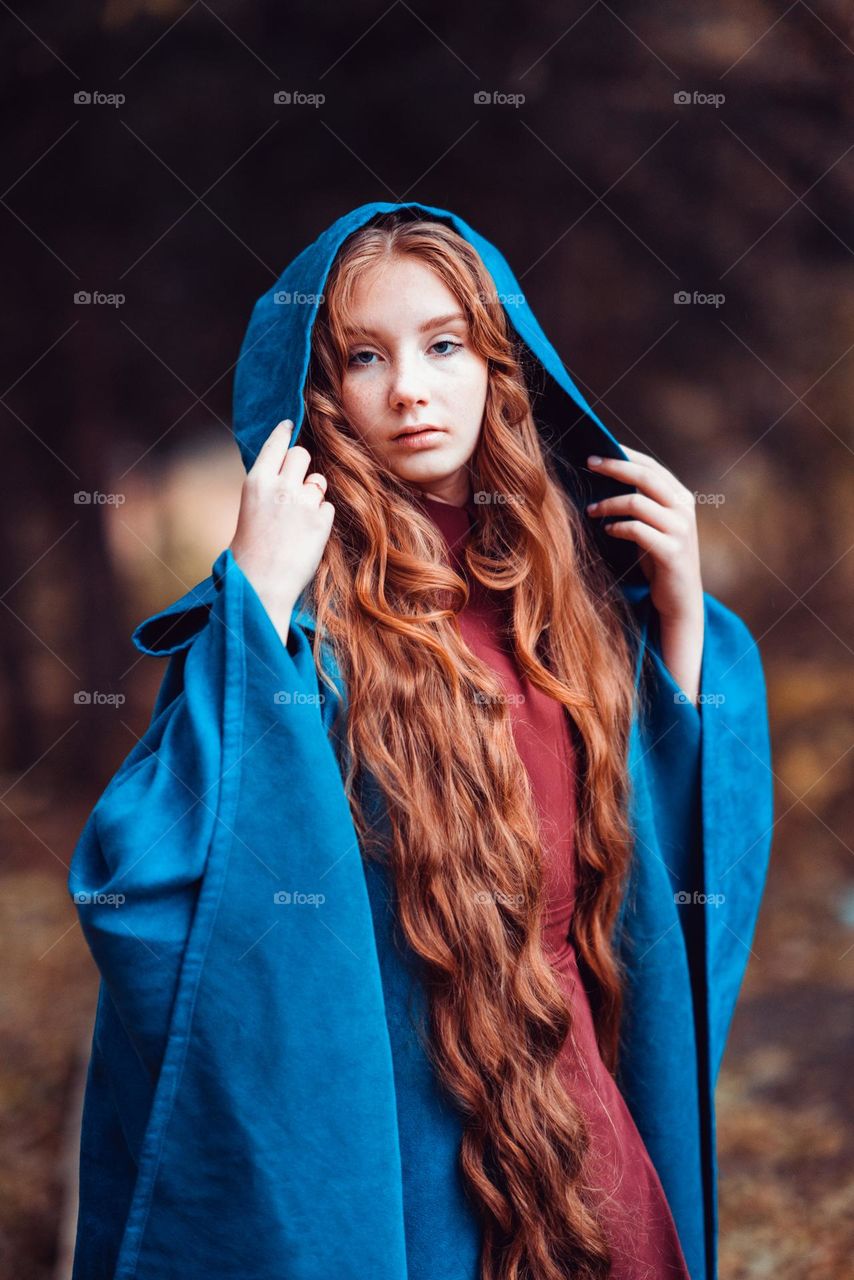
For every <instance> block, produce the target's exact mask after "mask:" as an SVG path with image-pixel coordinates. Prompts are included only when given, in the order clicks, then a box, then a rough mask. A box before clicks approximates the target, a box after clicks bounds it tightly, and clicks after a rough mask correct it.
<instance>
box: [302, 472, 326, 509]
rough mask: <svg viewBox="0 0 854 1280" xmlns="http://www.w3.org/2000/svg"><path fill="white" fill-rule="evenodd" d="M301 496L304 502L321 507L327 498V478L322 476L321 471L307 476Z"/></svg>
mask: <svg viewBox="0 0 854 1280" xmlns="http://www.w3.org/2000/svg"><path fill="white" fill-rule="evenodd" d="M300 496H301V497H302V499H303V500H304V501H308V502H311V503H312V504H313V505H316V506H320V504H321V503H322V502H323V500H324V498H325V497H326V476H323V475H321V474H320V472H319V471H312V473H311V475H310V476H306V478H305V480H304V481H303V484H302V492H301V495H300Z"/></svg>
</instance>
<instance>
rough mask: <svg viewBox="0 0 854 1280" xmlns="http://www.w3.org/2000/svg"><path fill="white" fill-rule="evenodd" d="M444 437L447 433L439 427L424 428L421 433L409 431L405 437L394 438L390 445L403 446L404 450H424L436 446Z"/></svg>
mask: <svg viewBox="0 0 854 1280" xmlns="http://www.w3.org/2000/svg"><path fill="white" fill-rule="evenodd" d="M444 435H447V432H446V431H443V430H442V429H441V428H440V427H425V429H424V430H423V431H409V432H407V433H406V435H403V436H395V438H394V439H393V440H392V444H400V445H403V447H404V448H405V449H426V448H429V447H430V445H434V444H438V443H439V441H440V440H441V438H442V436H444Z"/></svg>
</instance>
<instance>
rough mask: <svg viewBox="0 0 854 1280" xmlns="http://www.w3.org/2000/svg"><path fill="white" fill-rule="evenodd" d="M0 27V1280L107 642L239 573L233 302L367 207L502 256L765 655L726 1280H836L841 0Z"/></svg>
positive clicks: (31, 1136)
mask: <svg viewBox="0 0 854 1280" xmlns="http://www.w3.org/2000/svg"><path fill="white" fill-rule="evenodd" d="M0 21H1V22H2V25H3V40H2V44H1V45H0V60H2V68H3V77H2V89H0V92H2V99H3V125H2V128H3V168H2V186H3V196H2V210H0V220H2V226H3V251H4V252H3V258H4V269H3V308H2V310H3V326H4V328H3V340H2V361H3V366H4V368H3V389H4V394H3V396H2V418H3V437H2V438H3V458H2V465H0V486H2V501H0V544H2V549H3V571H2V592H1V593H0V600H2V604H3V611H2V625H0V645H2V652H1V653H0V659H1V660H2V667H1V668H0V680H2V691H3V698H2V720H1V721H0V734H2V737H0V749H2V765H1V766H0V767H2V774H3V776H2V792H0V797H2V806H0V823H2V848H3V853H4V862H3V867H2V882H0V890H2V891H0V914H2V939H3V943H2V946H3V960H4V971H5V973H6V975H7V978H6V981H5V983H4V986H3V993H2V997H0V1002H2V1003H0V1030H2V1037H3V1053H2V1069H0V1164H2V1174H0V1192H2V1194H0V1248H1V1249H2V1262H0V1277H2V1280H6V1278H7V1277H8V1278H9V1280H11V1278H12V1277H14V1280H49V1278H51V1280H64V1277H66V1276H67V1275H68V1247H69V1238H70V1236H69V1233H70V1229H71V1227H72V1226H73V1216H72V1208H71V1207H70V1206H72V1205H73V1195H74V1162H75V1159H76V1126H77V1125H78V1124H79V1117H78V1115H77V1112H76V1107H77V1105H78V1100H79V1093H80V1086H81V1072H82V1070H83V1068H84V1067H85V1062H86V1059H87V1055H88V1047H89V1035H90V1032H91V1022H92V1017H93V1014H94V1001H95V994H96V987H97V977H96V971H95V969H94V965H93V963H92V961H91V959H90V957H89V953H88V951H87V950H86V947H85V944H84V941H83V938H82V936H81V933H80V929H79V926H78V924H77V922H76V915H75V912H74V908H73V905H72V903H71V901H70V899H69V897H68V893H67V890H66V875H67V864H68V861H69V858H70V856H71V853H72V850H73V847H74V843H75V841H76V839H77V836H78V834H79V831H80V829H81V827H82V825H83V823H84V821H85V818H86V816H87V814H88V812H89V810H90V808H91V806H92V805H93V804H94V802H95V800H96V799H97V796H98V795H99V794H100V791H101V790H102V789H103V787H104V785H105V784H106V782H107V780H108V778H109V776H110V774H111V773H112V772H113V771H114V769H115V768H116V767H117V766H118V764H119V763H120V761H121V759H122V758H123V757H124V756H125V755H126V754H127V752H128V751H129V750H130V748H131V746H132V745H133V743H134V741H135V735H137V734H139V733H141V732H142V731H143V730H144V727H145V725H146V723H147V720H148V716H149V713H150V710H151V705H152V701H153V698H154V694H155V692H156V688H157V684H158V681H159V679H160V676H161V674H162V671H163V667H162V666H161V665H160V664H159V661H158V660H157V659H152V658H143V657H142V656H141V655H140V654H139V653H138V652H137V651H136V649H134V648H133V646H132V645H131V643H130V632H131V630H132V628H133V626H134V625H135V624H136V623H137V622H138V621H139V620H140V619H141V618H143V617H145V616H146V614H147V613H150V612H152V611H154V610H155V609H156V608H158V607H160V606H161V605H163V604H166V603H168V602H169V601H171V600H173V599H175V598H177V597H178V596H179V595H181V594H183V592H184V591H185V590H187V589H188V587H190V586H192V585H193V584H195V583H196V582H198V581H199V580H200V579H201V578H204V577H206V576H207V574H208V573H209V572H210V566H211V563H212V561H213V559H214V558H215V556H216V555H217V553H218V552H219V551H220V550H221V549H222V548H223V547H224V546H225V545H227V543H228V542H229V541H230V539H231V534H232V531H233V527H234V520H235V516H236V512H237V502H238V496H239V488H240V483H241V479H242V475H243V472H242V468H241V464H240V461H239V457H238V453H237V450H236V448H235V447H234V445H233V443H232V441H231V439H230V426H229V422H230V396H231V386H232V378H233V369H234V363H235V361H236V358H237V353H238V349H239V345H240V341H241V338H242V336H243V332H244V329H245V326H246V324H247V322H248V319H249V313H250V310H251V307H252V304H253V303H254V300H255V299H256V297H258V296H259V295H260V294H261V293H262V292H264V291H265V290H267V289H268V288H269V287H270V285H271V284H272V283H273V281H274V280H275V279H276V278H277V276H278V275H279V274H280V272H281V271H282V269H283V268H284V266H285V265H286V263H287V262H288V261H289V260H290V259H291V258H292V257H293V256H294V255H295V254H296V253H297V252H298V251H299V250H300V249H302V248H303V247H304V245H305V244H306V243H308V242H309V241H310V240H312V239H314V238H315V237H316V235H317V234H318V233H319V232H320V231H321V230H322V229H323V228H324V227H326V226H327V225H328V224H329V223H330V222H331V221H332V220H334V219H335V218H336V217H338V216H339V215H340V214H342V213H343V212H345V211H346V210H348V209H350V208H352V207H353V206H354V205H357V204H361V203H363V202H365V201H368V200H375V199H379V200H384V199H389V200H403V199H413V200H422V201H423V202H425V203H430V204H436V205H440V206H443V207H446V208H450V209H453V210H455V211H457V212H459V213H461V214H462V215H463V216H464V217H465V218H466V219H467V220H469V221H470V222H471V223H472V224H473V225H474V226H475V227H476V228H478V229H479V230H480V231H481V232H482V233H483V234H485V235H486V236H487V237H488V238H489V239H490V240H492V241H493V242H494V243H496V244H497V245H498V246H499V247H500V248H501V249H502V251H503V252H504V254H505V255H506V257H507V258H508V259H509V261H510V263H511V265H512V267H513V268H514V270H515V272H516V274H517V276H518V277H519V278H520V280H521V282H522V284H523V287H524V288H525V291H526V293H527V295H528V297H529V300H530V301H531V304H532V306H533V308H534V311H535V313H536V314H537V315H538V317H539V318H540V320H541V322H542V323H543V326H544V328H545V330H546V332H547V333H548V334H549V336H550V338H551V339H552V341H553V342H554V344H555V346H556V347H557V349H558V351H559V352H560V353H561V355H562V357H563V358H564V360H565V361H566V364H567V366H568V367H569V369H570V370H571V372H572V374H573V376H574V377H575V379H576V381H577V382H578V384H579V385H580V386H581V388H582V389H583V390H584V392H585V394H586V395H587V396H588V399H589V400H590V401H591V403H592V404H593V405H594V406H595V407H596V409H597V411H598V412H599V414H600V416H601V417H602V418H603V420H604V421H605V422H606V423H607V424H608V425H609V426H610V427H611V428H612V430H613V431H614V433H615V434H616V436H617V438H618V439H620V440H621V441H622V442H624V443H626V444H629V445H630V446H633V447H635V448H639V449H642V450H644V451H645V452H650V453H653V454H654V455H655V456H656V457H658V458H659V459H661V460H662V461H663V462H664V463H665V465H666V466H668V467H670V468H671V469H672V470H673V471H675V473H676V474H677V476H679V478H680V479H681V480H683V482H684V483H686V484H687V485H688V486H689V487H690V488H691V489H694V490H696V491H698V493H700V494H703V495H715V499H714V501H712V500H711V499H710V500H708V501H705V502H703V503H702V504H701V506H700V509H699V518H700V521H701V538H702V549H703V572H704V581H705V585H706V589H707V590H709V591H710V592H712V593H713V594H714V595H716V596H717V597H718V598H719V599H721V600H722V601H723V602H724V603H725V604H727V605H728V606H729V607H731V608H732V609H734V610H735V611H736V612H737V613H739V614H740V615H741V616H742V617H743V618H744V619H745V621H746V622H747V624H748V626H749V627H750V629H751V631H752V633H753V635H754V636H755V637H756V638H757V639H758V641H759V644H760V648H761V651H762V654H763V658H764V661H765V665H766V672H767V678H768V689H769V701H770V711H771V717H772V729H773V735H774V775H775V788H776V809H775V817H776V826H775V833H774V851H773V855H772V869H771V874H770V877H769V881H768V889H767V894H766V898H765V903H764V906H763V910H762V914H761V917H760V922H759V927H758V930H757V934H756V938H755V940H754V943H753V947H752V955H751V957H750V963H749V967H748V973H747V978H746V981H745V985H744V988H743V992H742V998H741V1002H740V1004H739V1007H738V1011H737V1014H736V1018H735V1022H734V1025H733V1031H732V1036H731V1040H730V1045H729V1048H728V1052H727V1057H726V1060H725V1064H724V1069H723V1071H722V1075H721V1081H720V1086H719V1106H720V1112H719V1145H720V1156H721V1248H722V1255H721V1276H722V1280H733V1278H735V1277H766V1276H772V1275H773V1276H785V1277H786V1278H787V1280H819V1278H821V1280H825V1278H827V1277H834V1278H835V1277H841V1276H842V1275H843V1274H850V1271H846V1267H847V1266H848V1265H849V1264H850V1258H851V1257H852V1256H854V1232H852V1218H854V1215H852V1212H851V1211H852V1207H854V1205H853V1204H852V1201H854V1186H852V1171H851V1161H850V1152H849V1151H847V1150H846V1146H845V1126H846V1124H849V1125H850V1118H851V1110H852V1108H851V1076H852V1072H851V1052H852V1037H851V1027H852V1004H851V985H852V982H851V973H852V960H854V937H852V927H853V926H854V887H852V859H851V855H852V849H851V848H850V846H849V844H848V843H847V841H848V840H849V838H850V835H849V833H850V832H851V830H852V829H854V827H852V822H851V814H850V812H846V806H847V804H848V801H849V797H850V791H851V788H850V777H851V754H850V752H851V746H852V720H854V688H852V678H851V665H850V657H851V628H850V615H851V609H850V600H851V594H850V589H851V576H852V572H851V571H852V562H854V558H852V556H851V554H850V552H851V549H852V525H853V524H854V521H852V486H851V479H852V468H851V461H852V441H851V404H852V396H853V395H854V221H852V208H854V204H852V195H854V155H852V148H854V133H852V71H854V29H853V28H852V6H851V3H850V0H810V3H805V2H804V0H795V2H794V3H787V0H773V2H772V0H693V3H691V4H690V5H686V4H685V3H684V2H682V0H645V2H642V0H621V2H620V3H619V4H617V0H613V3H612V4H607V3H605V2H604V0H593V2H592V3H588V0H578V3H575V4H570V5H567V4H555V3H549V0H544V3H541V4H540V5H538V6H537V7H536V8H535V9H531V8H530V7H529V8H527V9H525V8H523V6H521V5H519V4H515V3H510V2H509V0H495V2H494V3H492V4H490V5H489V6H487V5H485V4H484V5H483V6H471V7H465V6H458V5H453V6H451V7H450V8H445V7H443V6H431V7H430V8H429V10H428V9H425V8H424V6H422V5H419V4H417V3H415V2H414V0H413V3H406V2H405V0H394V2H393V3H386V2H385V0H381V2H379V3H368V2H366V0H358V2H357V3H352V4H350V5H348V6H346V7H342V8H340V9H339V10H337V11H334V12H333V11H327V10H324V9H322V8H321V7H319V6H317V5H316V4H309V3H305V2H304V0H296V2H294V3H290V4H288V5H281V4H274V3H271V2H270V0H267V2H266V3H256V4H237V3H235V2H234V0H211V2H210V3H207V2H206V0H195V2H194V3H184V2H180V3H179V2H177V0H107V2H105V3H93V2H92V0H78V3H76V4H75V5H73V6H69V5H65V4H59V3H56V2H41V3H34V4H30V5H28V6H26V7H24V6H23V5H22V4H21V3H20V0H16V2H15V3H12V4H6V3H5V0H4V2H3V3H2V5H1V6H0ZM281 93H285V94H290V95H291V100H290V102H287V101H281V100H280V101H278V102H277V101H276V100H275V95H276V94H281ZM300 94H306V95H317V94H321V95H324V101H322V102H317V101H314V102H312V101H310V100H303V101H300V100H299V95H300ZM478 94H480V95H483V94H489V95H492V98H491V101H487V102H484V101H482V100H481V101H478V100H477V97H476V95H478ZM496 95H499V96H498V97H496ZM500 95H508V97H506V98H502V97H501V96H500ZM514 95H523V99H522V100H519V99H518V98H516V97H514ZM680 293H681V294H684V295H687V297H688V299H689V301H687V302H684V301H682V302H680V301H677V300H676V295H678V294H680ZM81 294H82V295H87V294H88V295H89V296H90V298H91V300H90V301H89V302H86V301H83V300H81V298H80V295H81ZM270 425H271V427H272V425H274V424H272V423H271V424H270ZM80 493H84V494H89V495H95V497H94V498H93V499H92V500H91V501H89V502H88V503H87V502H80V501H79V500H76V495H79V494H80ZM99 495H113V497H112V499H111V500H110V501H104V500H103V499H102V497H101V496H99ZM115 495H118V496H117V497H116V496H115ZM717 495H720V499H718V498H717ZM81 690H82V691H90V693H91V691H95V693H96V695H97V696H93V697H92V698H91V700H90V702H88V703H86V702H82V701H81V700H80V698H79V696H78V697H77V698H76V697H75V695H79V692H80V691H81ZM733 945H734V946H738V945H741V944H740V943H739V942H738V941H737V940H735V939H734V940H733Z"/></svg>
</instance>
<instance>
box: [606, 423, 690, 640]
mask: <svg viewBox="0 0 854 1280" xmlns="http://www.w3.org/2000/svg"><path fill="white" fill-rule="evenodd" d="M620 448H621V449H622V450H623V452H624V453H627V454H628V455H629V459H630V460H629V461H628V462H623V461H622V460H621V459H617V458H601V459H599V460H598V462H597V461H594V458H593V457H590V458H588V459H587V463H588V466H589V467H590V468H591V470H593V471H597V472H599V473H601V474H604V475H609V476H613V477H614V479H615V480H621V481H623V482H624V483H626V484H632V485H634V486H635V487H636V488H637V489H638V490H639V492H638V493H621V494H618V495H617V496H616V497H614V498H604V499H603V500H602V501H601V502H591V503H590V504H589V505H588V507H587V511H588V513H589V514H590V515H592V516H631V517H632V518H631V519H630V520H618V521H616V522H615V523H614V524H610V525H606V526H605V531H606V532H607V533H609V534H610V535H611V537H613V538H628V539H630V541H632V542H636V543H637V544H638V546H639V547H640V549H641V554H640V558H639V563H640V567H641V569H642V570H643V573H644V575H645V576H646V578H647V580H648V581H649V584H650V595H651V596H652V603H653V604H654V605H655V607H656V609H657V610H658V613H659V615H660V617H661V618H662V620H666V621H668V622H670V623H672V622H675V621H677V620H678V619H682V618H692V619H695V618H696V617H697V613H698V611H699V612H700V614H702V611H703V583H702V578H701V576H700V542H699V538H698V536H697V519H696V515H695V511H694V507H695V499H694V495H693V494H692V493H691V491H690V489H686V488H685V486H684V485H683V484H680V483H679V481H678V480H677V479H676V477H675V476H674V475H673V473H672V472H671V471H668V470H667V469H666V468H665V467H663V466H662V465H661V463H660V462H656V460H655V458H650V457H649V455H648V454H645V453H639V452H638V450H637V449H629V448H628V446H627V445H620Z"/></svg>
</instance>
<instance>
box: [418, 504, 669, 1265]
mask: <svg viewBox="0 0 854 1280" xmlns="http://www.w3.org/2000/svg"><path fill="white" fill-rule="evenodd" d="M418 501H419V503H420V505H421V508H422V510H424V512H425V513H426V514H427V515H429V516H430V517H432V519H433V521H434V523H435V524H436V526H437V528H438V529H439V530H440V532H441V533H442V534H443V536H444V538H445V541H446V543H447V545H448V548H449V551H450V553H451V556H452V559H453V562H454V565H455V567H456V568H457V569H458V570H459V571H460V572H461V573H462V575H463V577H465V578H466V580H467V581H468V583H469V588H470V592H471V594H470V598H469V601H468V603H467V605H466V607H465V608H464V609H463V610H462V612H461V613H460V614H459V615H458V616H459V622H460V630H461V632H462V635H463V639H464V640H465V642H466V644H467V645H468V646H469V648H470V649H471V650H472V652H474V653H475V654H477V656H478V657H479V658H480V659H481V660H482V661H484V662H486V663H488V664H489V665H490V666H491V667H492V668H493V669H494V670H495V671H496V673H497V674H498V675H499V677H500V679H501V680H502V681H503V683H504V686H505V689H506V692H507V694H508V695H517V696H515V697H514V696H510V697H509V698H508V704H509V709H510V713H511V723H512V727H513V734H514V739H515V742H516V747H517V749H518V751H519V755H520V757H521V759H522V761H523V763H524V765H525V767H526V769H527V771H528V774H529V776H530V779H531V786H532V789H533V793H534V797H535V801H536V805H537V810H538V814H539V819H540V831H541V837H542V845H543V856H544V860H545V866H544V873H545V879H544V887H545V899H546V911H545V917H544V929H543V941H544V945H545V949H546V954H547V955H548V957H549V960H550V963H551V964H552V966H553V968H554V971H555V973H556V975H557V976H558V980H559V981H560V982H561V984H562V986H563V989H564V992H565V994H566V995H567V997H568V999H569V1002H570V1005H571V1008H572V1012H573V1028H572V1032H571V1034H570V1036H569V1037H567V1040H566V1043H565V1044H564V1047H563V1050H562V1051H561V1058H560V1063H559V1072H560V1074H561V1077H562V1079H563V1080H564V1082H565V1083H566V1086H567V1090H568V1092H569V1093H570V1094H571V1096H572V1097H573V1099H574V1100H575V1102H576V1103H577V1104H578V1106H579V1107H580V1108H581V1110H582V1111H583V1113H584V1115H585V1117H586V1119H587V1122H588V1125H589V1128H590V1135H591V1155H590V1160H591V1165H590V1169H591V1173H592V1175H593V1176H594V1177H595V1178H596V1184H597V1185H598V1186H599V1187H600V1188H601V1196H602V1204H603V1225H604V1228H605V1231H606V1233H607V1235H608V1239H609V1244H610V1246H611V1249H612V1253H613V1269H612V1272H611V1276H612V1277H613V1280H664V1278H665V1277H667V1280H674V1277H678V1278H679V1280H690V1276H689V1273H688V1268H687V1266H686V1263H685V1258H684V1255H683V1253H682V1248H681V1245H680V1243H679V1238H678V1236H677V1233H676V1227H675V1224H674V1222H673V1217H672V1214H671V1212H670V1207H669V1205H668V1203H667V1199H666V1197H665V1194H664V1189H663V1187H662V1185H661V1182H660V1180H659V1177H658V1174H657V1173H656V1170H655V1166H654V1165H653V1163H652V1160H651V1159H650V1156H649V1153H648V1152H647V1150H646V1147H645V1146H644V1143H643V1139H642V1138H641V1135H640V1133H639V1132H638V1130H637V1128H636V1126H635V1123H634V1121H633V1120H632V1117H631V1113H630V1112H629V1109H628V1107H627V1106H626V1103H625V1100H624V1099H623V1096H622V1094H621V1093H620V1091H619V1089H618V1088H617V1085H616V1083H615V1081H614V1079H613V1077H612V1076H611V1074H610V1072H609V1071H608V1069H607V1068H606V1066H605V1064H604V1062H603V1061H602V1059H601V1057H600V1054H599V1049H598V1046H597V1043H596V1035H595V1031H594V1026H593V1016H592V1011H591V1007H590V1003H589V1000H588V996H587V992H586V990H585V987H584V984H583V982H582V980H581V975H580V973H579V970H578V965H577V960H576V955H575V949H574V947H573V944H572V943H571V942H570V941H569V940H568V939H567V934H568V931H569V925H570V920H571V917H572V908H573V900H574V895H575V873H576V866H575V847H574V839H573V836H574V827H575V804H576V797H575V768H574V748H573V742H572V737H571V734H570V732H569V727H568V723H567V717H566V713H565V711H564V708H563V706H562V704H561V703H559V702H557V701H556V700H555V699H553V698H551V697H550V696H549V695H548V694H545V693H543V692H542V690H540V689H537V688H536V687H535V686H534V685H532V684H530V682H529V681H528V680H527V678H526V677H523V676H520V674H519V672H518V670H517V667H516V663H515V659H514V656H513V652H512V648H511V647H510V644H509V642H508V641H506V640H503V639H502V635H501V626H502V621H503V617H504V614H503V612H502V600H501V596H502V594H503V593H500V592H492V591H490V590H488V589H487V588H484V587H482V586H481V585H480V583H478V582H476V581H475V580H474V579H473V578H470V577H468V574H467V572H466V570H465V567H464V565H463V562H462V559H461V552H462V548H463V546H464V544H465V541H466V539H467V537H468V534H469V531H470V529H471V527H472V524H473V523H475V522H476V521H477V513H478V507H477V506H476V505H475V504H474V503H473V502H472V501H469V502H468V503H466V505H465V506H464V507H455V506H451V505H450V504H449V503H445V502H441V501H439V500H438V499H436V498H427V497H420V496H419V498H418ZM518 695H522V696H518Z"/></svg>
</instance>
